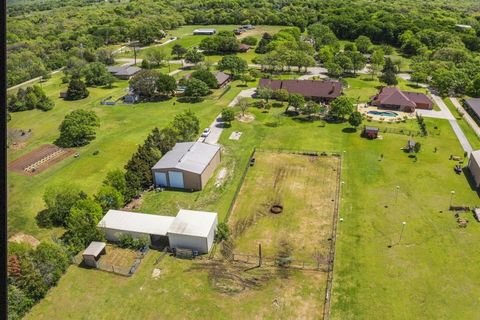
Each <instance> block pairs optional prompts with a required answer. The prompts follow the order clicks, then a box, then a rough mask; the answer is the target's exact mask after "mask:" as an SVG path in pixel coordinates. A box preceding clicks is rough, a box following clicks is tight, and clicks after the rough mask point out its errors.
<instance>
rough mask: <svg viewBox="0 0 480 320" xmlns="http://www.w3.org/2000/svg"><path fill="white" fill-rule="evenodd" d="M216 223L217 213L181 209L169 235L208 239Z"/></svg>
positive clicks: (169, 229)
mask: <svg viewBox="0 0 480 320" xmlns="http://www.w3.org/2000/svg"><path fill="white" fill-rule="evenodd" d="M216 221H217V213H216V212H206V211H193V210H185V209H180V211H179V212H178V214H177V216H176V217H175V220H174V221H173V223H172V224H171V225H170V228H168V233H174V234H182V235H189V236H197V237H207V236H208V234H209V233H210V230H211V229H212V226H213V225H215V222H216Z"/></svg>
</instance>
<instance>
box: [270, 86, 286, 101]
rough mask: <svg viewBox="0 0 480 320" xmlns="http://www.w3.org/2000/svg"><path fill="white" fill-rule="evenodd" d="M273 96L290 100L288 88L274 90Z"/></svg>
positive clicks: (282, 99)
mask: <svg viewBox="0 0 480 320" xmlns="http://www.w3.org/2000/svg"><path fill="white" fill-rule="evenodd" d="M273 97H274V98H275V99H277V100H280V101H288V97H289V93H288V91H287V90H286V89H278V90H275V91H274V92H273Z"/></svg>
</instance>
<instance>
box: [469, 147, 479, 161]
mask: <svg viewBox="0 0 480 320" xmlns="http://www.w3.org/2000/svg"><path fill="white" fill-rule="evenodd" d="M470 157H471V158H472V159H473V160H475V162H476V163H478V164H480V150H475V151H472V153H471V154H470Z"/></svg>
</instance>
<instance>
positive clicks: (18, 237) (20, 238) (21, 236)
mask: <svg viewBox="0 0 480 320" xmlns="http://www.w3.org/2000/svg"><path fill="white" fill-rule="evenodd" d="M8 241H9V242H14V243H28V244H29V245H31V246H32V247H33V248H36V247H37V246H38V245H39V244H40V241H39V240H38V239H37V238H35V237H34V236H31V235H29V234H25V233H21V232H20V233H17V234H14V235H13V236H11V237H10V239H8Z"/></svg>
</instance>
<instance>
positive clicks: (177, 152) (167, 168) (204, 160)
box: [152, 142, 220, 190]
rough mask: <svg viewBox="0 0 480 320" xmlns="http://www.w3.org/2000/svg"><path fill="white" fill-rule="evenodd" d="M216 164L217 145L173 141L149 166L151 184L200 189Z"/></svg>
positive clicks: (217, 161)
mask: <svg viewBox="0 0 480 320" xmlns="http://www.w3.org/2000/svg"><path fill="white" fill-rule="evenodd" d="M219 163H220V147H219V146H218V145H212V144H208V143H203V142H181V143H177V144H175V146H174V147H173V149H172V150H170V151H169V152H167V153H166V154H165V155H164V156H163V157H162V158H161V159H160V161H158V162H157V163H156V164H155V165H154V166H153V168H152V175H153V183H154V185H155V187H167V188H175V189H186V190H202V189H203V187H205V185H206V184H207V182H208V180H209V179H210V177H211V176H212V175H213V172H214V171H215V169H216V167H217V166H218V164H219Z"/></svg>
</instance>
